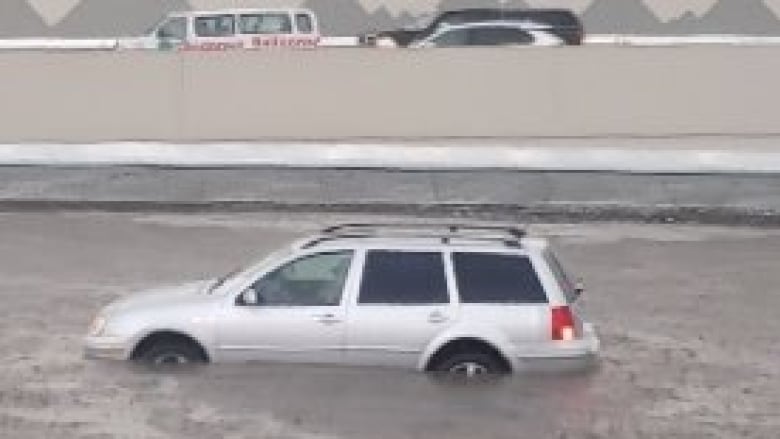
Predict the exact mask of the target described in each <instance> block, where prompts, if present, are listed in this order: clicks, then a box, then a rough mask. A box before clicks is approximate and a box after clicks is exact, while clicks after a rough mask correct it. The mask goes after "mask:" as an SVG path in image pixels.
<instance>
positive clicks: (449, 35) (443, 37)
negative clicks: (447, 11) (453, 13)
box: [431, 29, 469, 47]
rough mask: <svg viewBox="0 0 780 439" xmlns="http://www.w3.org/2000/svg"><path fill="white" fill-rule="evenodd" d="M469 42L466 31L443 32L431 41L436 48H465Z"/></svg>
mask: <svg viewBox="0 0 780 439" xmlns="http://www.w3.org/2000/svg"><path fill="white" fill-rule="evenodd" d="M468 41H469V31H468V29H452V30H449V31H444V32H442V33H441V34H439V35H438V36H436V37H434V38H432V39H431V43H433V45H434V46H436V47H457V46H465V45H466V44H467V43H468Z"/></svg>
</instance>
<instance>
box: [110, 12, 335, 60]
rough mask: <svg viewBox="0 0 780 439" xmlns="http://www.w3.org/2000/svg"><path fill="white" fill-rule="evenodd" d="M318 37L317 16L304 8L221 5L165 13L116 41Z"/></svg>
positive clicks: (146, 44)
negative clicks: (138, 33)
mask: <svg viewBox="0 0 780 439" xmlns="http://www.w3.org/2000/svg"><path fill="white" fill-rule="evenodd" d="M319 41H320V33H319V26H318V23H317V18H316V16H315V15H314V13H313V12H312V11H310V10H308V9H299V8H294V9H224V10H218V11H189V12H174V13H171V14H168V15H167V16H166V17H165V19H163V20H162V21H160V22H159V23H158V24H156V25H155V26H154V27H153V28H152V29H151V31H150V32H149V33H148V34H147V35H146V36H143V37H140V38H133V39H128V40H124V41H120V44H119V46H120V48H123V49H157V50H194V51H214V50H219V51H221V50H231V49H247V50H252V49H264V48H272V47H290V48H312V47H316V46H317V44H318V43H319Z"/></svg>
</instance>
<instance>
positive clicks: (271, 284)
mask: <svg viewBox="0 0 780 439" xmlns="http://www.w3.org/2000/svg"><path fill="white" fill-rule="evenodd" d="M351 261H352V251H339V252H330V253H320V254H316V255H311V256H304V257H302V258H300V259H297V260H295V261H292V262H289V263H287V264H285V265H283V266H282V267H279V268H277V269H276V270H274V271H272V272H271V273H269V274H267V275H265V276H264V277H262V278H261V279H260V280H258V281H257V282H255V283H254V285H252V289H254V290H255V292H257V297H258V305H260V306H263V305H266V306H269V305H270V306H338V305H339V304H340V303H341V295H342V292H343V291H344V282H345V280H346V278H347V273H348V272H349V266H350V262H351Z"/></svg>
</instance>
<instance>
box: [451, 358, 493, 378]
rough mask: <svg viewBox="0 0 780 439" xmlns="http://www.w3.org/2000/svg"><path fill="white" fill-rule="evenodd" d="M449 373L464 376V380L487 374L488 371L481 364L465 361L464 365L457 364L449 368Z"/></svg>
mask: <svg viewBox="0 0 780 439" xmlns="http://www.w3.org/2000/svg"><path fill="white" fill-rule="evenodd" d="M450 373H453V374H457V375H461V376H465V377H466V378H471V377H475V376H477V375H485V374H487V373H488V369H487V367H485V366H484V365H482V364H479V363H475V362H473V361H467V362H465V363H459V364H456V365H454V366H452V367H451V368H450Z"/></svg>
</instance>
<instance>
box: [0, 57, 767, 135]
mask: <svg viewBox="0 0 780 439" xmlns="http://www.w3.org/2000/svg"><path fill="white" fill-rule="evenodd" d="M778 77H780V47H720V46H718V47H664V48H621V47H570V48H554V49H550V48H530V49H524V50H517V49H453V50H443V49H442V50H426V51H422V50H421V51H412V50H398V51H393V50H363V49H329V50H324V49H323V50H313V51H276V52H272V51H268V52H256V53H249V52H233V53H183V54H166V53H144V52H124V53H67V54H57V53H2V54H0V97H1V99H0V143H14V142H36V141H52V142H92V141H106V140H171V141H198V140H253V139H273V138H286V139H333V138H355V137H395V138H398V137H419V138H427V137H483V136H484V137H536V136H540V137H547V136H550V137H568V136H610V135H623V136H673V135H674V136H680V135H693V134H703V135H719V134H729V135H757V134H777V133H780V111H779V110H780V87H778V86H777V78H778Z"/></svg>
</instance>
